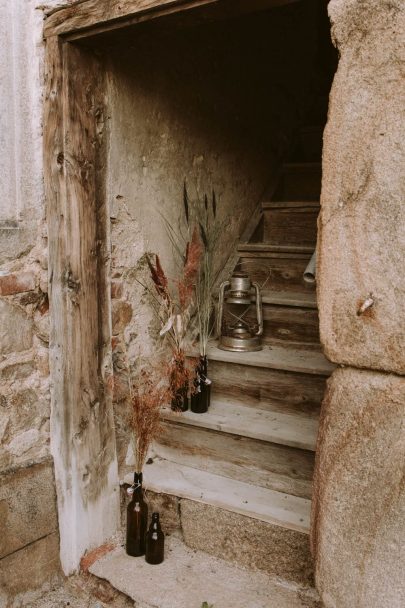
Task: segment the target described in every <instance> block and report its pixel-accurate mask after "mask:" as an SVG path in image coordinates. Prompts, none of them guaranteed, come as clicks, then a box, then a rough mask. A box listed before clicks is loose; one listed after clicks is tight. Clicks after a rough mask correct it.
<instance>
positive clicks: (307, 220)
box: [264, 202, 319, 249]
mask: <svg viewBox="0 0 405 608" xmlns="http://www.w3.org/2000/svg"><path fill="white" fill-rule="evenodd" d="M318 212H319V205H317V206H307V205H306V204H305V202H302V203H301V202H300V203H298V204H296V205H293V206H287V205H286V206H285V207H284V208H283V207H281V206H279V207H267V208H265V209H264V240H265V241H266V242H267V243H271V244H274V245H298V244H299V245H307V246H308V245H309V246H312V249H315V245H316V236H317V228H316V222H317V218H318Z"/></svg>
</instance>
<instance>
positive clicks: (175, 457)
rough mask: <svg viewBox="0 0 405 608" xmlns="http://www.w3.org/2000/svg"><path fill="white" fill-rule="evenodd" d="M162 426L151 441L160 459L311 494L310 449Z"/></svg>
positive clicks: (305, 495) (304, 495)
mask: <svg viewBox="0 0 405 608" xmlns="http://www.w3.org/2000/svg"><path fill="white" fill-rule="evenodd" d="M201 416H203V414H201ZM163 427H164V432H163V433H162V434H161V435H160V436H159V438H158V439H157V441H155V443H154V452H155V454H156V455H157V456H159V457H160V458H164V459H165V460H168V461H170V462H175V463H177V464H184V465H186V466H190V467H193V468H194V469H198V470H201V471H207V472H209V473H213V474H216V475H221V476H222V477H224V478H228V479H234V480H236V481H249V483H250V484H252V485H255V486H258V487H263V488H267V489H270V490H275V491H277V492H283V493H285V494H290V495H292V496H300V497H302V498H308V499H310V498H311V496H312V477H313V469H314V453H313V452H312V451H309V450H301V449H298V448H292V447H289V446H286V445H280V444H277V443H269V442H267V441H260V440H257V439H251V438H250V437H243V436H241V435H233V434H231V433H229V432H225V433H223V432H220V431H215V430H211V429H209V428H204V427H202V426H199V427H196V426H190V425H185V424H183V423H180V422H172V421H170V422H169V421H167V422H163Z"/></svg>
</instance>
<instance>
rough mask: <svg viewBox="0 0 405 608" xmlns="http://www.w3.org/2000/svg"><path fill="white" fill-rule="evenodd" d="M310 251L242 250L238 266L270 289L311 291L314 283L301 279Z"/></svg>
mask: <svg viewBox="0 0 405 608" xmlns="http://www.w3.org/2000/svg"><path fill="white" fill-rule="evenodd" d="M310 258H311V253H309V252H308V253H304V254H300V253H265V252H263V253H258V252H252V253H250V252H248V251H244V252H243V253H241V257H240V258H239V267H240V268H241V269H242V270H244V271H246V272H248V273H249V275H250V276H251V278H252V280H253V281H258V282H259V284H260V285H265V286H266V288H267V289H271V290H272V291H295V292H298V291H301V292H311V291H314V290H315V286H314V285H309V286H308V285H307V284H306V283H305V282H304V280H303V278H302V277H303V274H304V270H305V268H306V267H307V264H308V262H309V260H310Z"/></svg>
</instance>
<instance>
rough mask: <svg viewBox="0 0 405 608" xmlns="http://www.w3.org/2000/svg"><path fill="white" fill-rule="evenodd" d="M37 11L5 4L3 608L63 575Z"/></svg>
mask: <svg viewBox="0 0 405 608" xmlns="http://www.w3.org/2000/svg"><path fill="white" fill-rule="evenodd" d="M36 5H37V2H35V1H32V0H29V1H27V0H13V2H10V1H9V0H2V1H1V2H0V41H1V53H0V318H1V324H0V605H1V606H5V607H8V606H9V605H10V606H11V605H17V603H18V602H22V601H27V600H28V599H30V598H31V599H32V598H34V597H35V595H36V594H38V593H40V589H41V588H43V587H44V586H45V587H49V586H50V585H52V584H53V583H54V582H55V581H56V580H58V578H59V576H60V565H59V534H58V521H57V511H56V492H55V484H54V475H53V463H52V458H51V457H50V451H49V441H50V437H49V416H50V392H49V386H50V378H49V365H48V340H49V329H48V327H49V314H48V296H47V291H48V287H47V284H48V278H47V274H48V271H47V267H48V259H47V255H48V254H47V232H46V224H45V207H44V191H43V166H42V90H43V76H42V68H43V65H42V63H43V43H42V22H43V13H42V10H40V9H37V8H36ZM13 598H14V599H13ZM13 602H16V604H13ZM18 605H20V604H18Z"/></svg>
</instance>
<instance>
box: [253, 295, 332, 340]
mask: <svg viewBox="0 0 405 608" xmlns="http://www.w3.org/2000/svg"><path fill="white" fill-rule="evenodd" d="M263 320H264V331H263V341H264V342H265V343H266V344H278V343H280V344H285V345H291V346H292V347H293V348H294V346H296V347H300V346H305V345H306V346H307V347H311V348H312V347H318V348H320V343H319V319H318V312H317V311H316V310H313V309H312V310H311V309H305V308H297V307H292V306H291V307H289V306H275V305H271V304H265V305H264V306H263Z"/></svg>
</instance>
